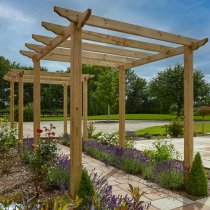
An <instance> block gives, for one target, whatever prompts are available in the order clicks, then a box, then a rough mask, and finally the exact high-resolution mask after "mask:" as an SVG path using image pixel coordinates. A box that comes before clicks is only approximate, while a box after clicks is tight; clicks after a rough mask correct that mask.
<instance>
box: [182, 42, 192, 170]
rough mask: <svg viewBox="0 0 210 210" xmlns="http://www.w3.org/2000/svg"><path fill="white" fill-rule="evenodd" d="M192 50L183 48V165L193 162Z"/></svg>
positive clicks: (186, 47)
mask: <svg viewBox="0 0 210 210" xmlns="http://www.w3.org/2000/svg"><path fill="white" fill-rule="evenodd" d="M193 131H194V129H193V50H192V49H191V48H190V47H188V46H185V47H184V164H185V167H186V168H190V167H191V165H192V161H193Z"/></svg>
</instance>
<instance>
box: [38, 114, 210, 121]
mask: <svg viewBox="0 0 210 210" xmlns="http://www.w3.org/2000/svg"><path fill="white" fill-rule="evenodd" d="M175 117H176V116H175V115H169V114H126V115H125V119H126V120H163V121H170V120H172V119H174V118H175ZM118 119H119V115H118V114H114V115H111V116H110V120H118ZM41 120H42V121H58V120H63V117H62V116H58V117H57V116H45V117H41ZM68 120H69V118H68ZM88 120H108V116H107V115H96V116H88ZM194 120H196V121H202V117H201V116H194ZM208 120H209V121H210V116H206V117H205V121H208Z"/></svg>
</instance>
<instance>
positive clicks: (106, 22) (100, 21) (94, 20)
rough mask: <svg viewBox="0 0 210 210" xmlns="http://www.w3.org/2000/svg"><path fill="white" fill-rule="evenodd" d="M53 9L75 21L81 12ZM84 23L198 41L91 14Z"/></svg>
mask: <svg viewBox="0 0 210 210" xmlns="http://www.w3.org/2000/svg"><path fill="white" fill-rule="evenodd" d="M54 11H55V12H56V13H57V14H58V15H60V16H61V17H64V18H66V19H68V20H70V21H73V22H75V21H76V20H77V17H78V16H80V15H81V14H82V13H81V12H77V11H74V10H70V9H65V8H61V7H57V6H55V7H54ZM86 25H89V26H94V27H99V28H104V29H108V30H113V31H118V32H122V33H127V34H132V35H137V36H143V37H147V38H151V39H156V40H161V41H166V42H171V43H176V44H181V45H187V46H192V43H193V42H196V41H198V40H196V39H193V38H189V37H185V36H180V35H176V34H171V33H168V32H164V31H160V30H155V29H150V28H146V27H142V26H138V25H133V24H129V23H125V22H121V21H117V20H112V19H108V18H104V17H99V16H95V15H91V16H90V17H89V19H88V20H87V22H86Z"/></svg>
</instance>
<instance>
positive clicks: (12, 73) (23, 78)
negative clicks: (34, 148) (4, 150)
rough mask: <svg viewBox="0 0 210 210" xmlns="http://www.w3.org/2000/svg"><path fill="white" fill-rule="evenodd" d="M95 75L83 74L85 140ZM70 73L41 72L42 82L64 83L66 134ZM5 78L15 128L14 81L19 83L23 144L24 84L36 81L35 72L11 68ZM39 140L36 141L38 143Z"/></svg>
mask: <svg viewBox="0 0 210 210" xmlns="http://www.w3.org/2000/svg"><path fill="white" fill-rule="evenodd" d="M93 77H94V76H93V75H90V74H83V75H82V83H83V98H84V100H83V141H86V140H87V93H88V91H87V85H88V80H89V79H91V78H93ZM69 78H70V74H69V73H59V72H44V71H41V72H40V83H41V84H49V85H62V86H63V116H64V130H63V133H64V134H66V133H67V131H68V129H67V113H68V112H67V104H68V100H67V99H68V97H67V96H68V95H67V92H68V86H71V80H70V79H69ZM3 79H4V80H7V81H9V82H10V125H11V128H14V105H15V103H14V83H15V82H17V83H18V139H19V144H20V145H22V144H23V108H24V105H23V92H24V88H23V84H24V83H33V82H34V72H33V71H30V70H20V69H11V70H9V71H8V72H7V73H6V74H5V75H4V78H3ZM36 134H37V132H36V130H34V139H36ZM37 143H38V142H37V141H34V144H35V145H36V144H37Z"/></svg>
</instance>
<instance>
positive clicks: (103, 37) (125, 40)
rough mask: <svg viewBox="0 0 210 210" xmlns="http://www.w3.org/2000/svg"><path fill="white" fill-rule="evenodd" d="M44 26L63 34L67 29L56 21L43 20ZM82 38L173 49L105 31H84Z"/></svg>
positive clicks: (157, 48)
mask: <svg viewBox="0 0 210 210" xmlns="http://www.w3.org/2000/svg"><path fill="white" fill-rule="evenodd" d="M42 26H43V27H44V28H45V29H47V30H49V31H51V32H53V33H55V34H57V35H61V34H62V32H63V31H64V30H66V28H67V27H66V26H63V25H58V24H54V23H48V22H42ZM82 39H84V40H89V41H95V42H102V43H106V44H112V45H119V46H123V47H130V48H136V49H141V50H148V51H154V52H162V53H167V52H168V50H171V49H173V48H172V47H168V46H164V45H160V44H154V43H149V42H143V41H138V40H134V39H128V38H122V37H118V36H113V35H107V34H103V33H98V32H93V31H87V30H83V31H82Z"/></svg>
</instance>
